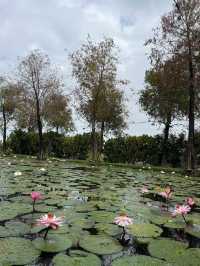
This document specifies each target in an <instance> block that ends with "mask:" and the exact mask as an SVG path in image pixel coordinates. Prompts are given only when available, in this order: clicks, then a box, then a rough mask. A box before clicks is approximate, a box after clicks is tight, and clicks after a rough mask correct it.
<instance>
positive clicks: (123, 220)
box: [114, 214, 133, 227]
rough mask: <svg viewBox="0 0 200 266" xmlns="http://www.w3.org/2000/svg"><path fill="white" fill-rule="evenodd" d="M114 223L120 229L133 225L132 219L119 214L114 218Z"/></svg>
mask: <svg viewBox="0 0 200 266" xmlns="http://www.w3.org/2000/svg"><path fill="white" fill-rule="evenodd" d="M114 223H115V224H117V225H119V226H121V227H126V226H128V225H130V224H133V219H131V218H129V217H128V216H127V215H126V214H121V215H120V216H118V217H116V218H115V220H114Z"/></svg>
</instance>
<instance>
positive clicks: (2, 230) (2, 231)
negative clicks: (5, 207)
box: [0, 226, 10, 237]
mask: <svg viewBox="0 0 200 266" xmlns="http://www.w3.org/2000/svg"><path fill="white" fill-rule="evenodd" d="M7 236H10V232H9V231H8V230H7V229H6V227H5V226H0V237H7Z"/></svg>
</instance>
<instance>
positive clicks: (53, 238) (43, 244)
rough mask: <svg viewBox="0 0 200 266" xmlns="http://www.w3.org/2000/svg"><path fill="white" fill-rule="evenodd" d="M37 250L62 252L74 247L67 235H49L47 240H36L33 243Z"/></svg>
mask: <svg viewBox="0 0 200 266" xmlns="http://www.w3.org/2000/svg"><path fill="white" fill-rule="evenodd" d="M33 245H34V246H35V248H37V249H39V250H41V251H43V252H53V253H54V252H61V251H64V250H67V249H69V248H70V247H71V246H72V241H71V239H69V238H67V237H66V235H61V234H60V235H50V234H49V235H48V237H47V239H46V240H44V239H43V238H36V239H35V240H34V241H33Z"/></svg>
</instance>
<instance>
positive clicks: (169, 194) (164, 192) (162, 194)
mask: <svg viewBox="0 0 200 266" xmlns="http://www.w3.org/2000/svg"><path fill="white" fill-rule="evenodd" d="M159 195H160V196H161V197H163V198H165V199H170V198H171V197H172V193H171V192H170V193H167V192H166V191H162V192H160V193H159Z"/></svg>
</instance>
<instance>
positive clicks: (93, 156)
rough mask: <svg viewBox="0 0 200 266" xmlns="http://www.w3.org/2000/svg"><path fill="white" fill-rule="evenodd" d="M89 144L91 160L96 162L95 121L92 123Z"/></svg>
mask: <svg viewBox="0 0 200 266" xmlns="http://www.w3.org/2000/svg"><path fill="white" fill-rule="evenodd" d="M91 144H92V160H93V161H95V160H96V152H97V149H96V146H97V145H96V123H95V121H93V122H92V134H91Z"/></svg>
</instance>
